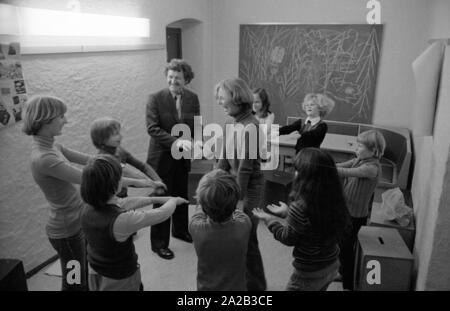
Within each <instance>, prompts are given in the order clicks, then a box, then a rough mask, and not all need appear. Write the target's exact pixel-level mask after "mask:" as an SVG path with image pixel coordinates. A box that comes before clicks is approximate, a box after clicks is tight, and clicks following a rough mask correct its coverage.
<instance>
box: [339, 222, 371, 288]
mask: <svg viewBox="0 0 450 311" xmlns="http://www.w3.org/2000/svg"><path fill="white" fill-rule="evenodd" d="M366 224H367V217H361V218H354V217H351V225H350V226H349V228H348V229H347V231H346V232H345V234H344V236H343V238H342V240H341V241H340V243H339V248H340V249H341V252H340V254H339V260H340V261H341V267H340V269H339V272H340V274H341V275H342V287H343V288H344V289H350V290H353V278H354V269H355V255H356V240H357V238H358V232H359V229H361V227H362V226H365V225H366Z"/></svg>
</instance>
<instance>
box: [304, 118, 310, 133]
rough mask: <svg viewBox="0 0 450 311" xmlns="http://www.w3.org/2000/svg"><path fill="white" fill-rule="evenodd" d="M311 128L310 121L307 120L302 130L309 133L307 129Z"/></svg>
mask: <svg viewBox="0 0 450 311" xmlns="http://www.w3.org/2000/svg"><path fill="white" fill-rule="evenodd" d="M310 128H311V120H308V122H306V125H305V130H304V132H307V131H309V129H310Z"/></svg>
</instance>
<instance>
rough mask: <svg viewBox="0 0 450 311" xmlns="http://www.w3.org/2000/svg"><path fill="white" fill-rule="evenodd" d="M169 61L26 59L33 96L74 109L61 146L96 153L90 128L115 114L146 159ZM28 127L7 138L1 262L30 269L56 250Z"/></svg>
mask: <svg viewBox="0 0 450 311" xmlns="http://www.w3.org/2000/svg"><path fill="white" fill-rule="evenodd" d="M165 57H166V52H165V50H158V51H140V52H121V53H101V54H97V53H96V54H82V55H81V54H70V55H62V54H61V55H51V56H50V55H46V56H45V55H44V56H25V57H23V68H24V72H25V74H26V82H27V88H28V92H29V93H30V94H41V93H49V94H54V95H56V96H58V97H60V98H62V99H63V100H64V101H65V102H66V103H67V105H68V112H67V118H68V120H69V124H67V125H66V127H65V128H64V130H63V135H62V136H60V137H58V138H57V140H58V141H59V142H61V143H63V144H64V145H66V146H67V147H70V148H74V149H76V150H80V151H83V152H87V153H94V152H95V150H94V148H93V147H92V144H91V142H90V138H89V127H90V124H91V122H92V121H93V120H94V119H95V118H98V117H101V116H105V115H109V116H111V117H114V118H117V119H118V120H120V121H121V122H122V124H123V136H124V140H123V145H124V147H125V148H127V149H129V150H130V151H131V152H132V153H134V154H135V155H137V156H138V158H139V159H141V160H145V156H146V148H147V146H148V135H147V134H146V130H145V102H146V99H147V96H148V94H149V93H150V92H151V91H153V90H156V89H158V88H161V87H163V86H164V79H163V73H162V71H163V64H164V63H165ZM21 125H22V123H20V124H17V125H15V126H13V127H9V128H6V129H4V130H2V131H0V141H1V150H0V158H1V159H2V161H1V164H0V165H1V167H0V171H1V172H2V178H1V182H0V188H1V189H2V190H1V194H0V204H1V208H0V252H1V253H0V257H1V258H4V257H11V258H19V259H21V260H23V261H24V263H25V269H26V270H29V269H30V268H33V267H35V266H36V265H38V264H39V263H41V262H43V261H44V260H45V259H48V258H50V257H51V256H52V255H53V254H54V251H53V249H52V248H51V246H50V244H49V242H48V240H47V238H46V236H45V230H44V228H45V223H46V219H47V202H46V200H45V198H44V196H43V195H42V193H41V191H40V189H39V188H38V187H37V185H36V184H35V183H34V181H33V179H32V176H31V173H30V170H29V163H28V159H29V154H30V149H31V138H30V137H28V136H25V135H24V134H22V132H21V131H20V129H21Z"/></svg>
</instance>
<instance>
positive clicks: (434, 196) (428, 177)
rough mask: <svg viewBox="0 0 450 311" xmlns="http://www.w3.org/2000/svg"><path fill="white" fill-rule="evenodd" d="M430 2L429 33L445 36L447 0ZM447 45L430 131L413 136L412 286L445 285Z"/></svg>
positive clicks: (449, 33) (448, 30) (449, 213)
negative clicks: (430, 133)
mask: <svg viewBox="0 0 450 311" xmlns="http://www.w3.org/2000/svg"><path fill="white" fill-rule="evenodd" d="M430 5H431V12H432V18H431V24H430V28H429V38H450V19H449V16H450V1H447V0H434V1H431V2H430ZM449 118H450V46H449V45H447V47H446V53H445V60H444V65H443V72H442V76H441V81H440V93H439V98H438V106H437V110H436V118H435V123H434V132H433V136H429V137H414V144H415V150H416V163H415V170H414V179H413V184H412V194H413V200H414V206H415V214H416V219H417V225H416V243H415V249H414V255H415V258H416V270H417V282H416V288H417V290H449V289H450V269H449V268H448V263H449V262H450V210H449V208H448V207H449V206H450V197H449V191H448V190H449V189H450V162H449V161H450V156H449V155H450V150H449V148H450V138H449V135H448V134H449V133H450V124H449V122H448V120H449Z"/></svg>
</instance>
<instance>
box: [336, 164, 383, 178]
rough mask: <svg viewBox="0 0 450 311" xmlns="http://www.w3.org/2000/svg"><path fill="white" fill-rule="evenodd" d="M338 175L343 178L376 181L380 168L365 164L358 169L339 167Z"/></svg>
mask: <svg viewBox="0 0 450 311" xmlns="http://www.w3.org/2000/svg"><path fill="white" fill-rule="evenodd" d="M337 171H338V174H339V175H340V176H343V177H358V178H369V179H374V178H376V177H377V176H378V167H377V166H376V165H375V164H374V165H370V164H363V165H361V166H358V167H349V168H346V167H338V168H337Z"/></svg>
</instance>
